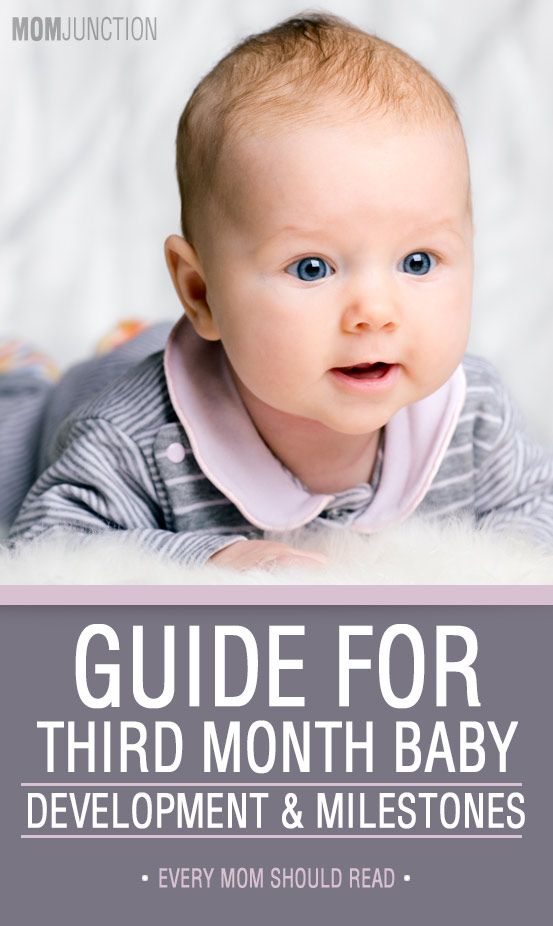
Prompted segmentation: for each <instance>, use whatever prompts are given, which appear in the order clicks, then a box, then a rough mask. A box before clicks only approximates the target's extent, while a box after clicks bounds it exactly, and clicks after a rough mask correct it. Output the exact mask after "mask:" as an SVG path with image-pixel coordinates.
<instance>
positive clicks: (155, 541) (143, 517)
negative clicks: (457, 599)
mask: <svg viewBox="0 0 553 926" xmlns="http://www.w3.org/2000/svg"><path fill="white" fill-rule="evenodd" d="M58 453H59V456H58V458H57V459H56V461H55V462H54V463H53V464H52V465H51V466H50V467H49V468H48V469H47V470H46V471H45V472H44V473H43V474H42V476H41V477H40V478H39V479H38V481H37V482H36V483H35V485H34V486H33V488H32V489H31V491H30V492H29V494H28V495H27V498H26V499H25V501H24V503H23V506H22V508H21V511H20V513H19V515H18V517H17V519H16V521H15V523H14V525H13V527H12V529H11V532H10V536H9V540H10V542H11V543H17V542H19V541H27V540H33V539H35V538H38V537H41V536H44V535H46V534H48V533H52V532H54V531H59V530H64V531H68V530H69V531H71V530H73V531H77V532H79V533H101V532H102V531H106V530H117V531H124V536H125V539H129V540H134V541H137V542H138V543H140V544H141V545H143V546H144V547H146V548H147V549H150V550H152V551H154V552H156V553H159V554H164V555H166V556H169V557H170V558H171V559H174V560H176V561H178V562H181V563H183V564H184V563H186V564H188V565H202V564H204V563H206V562H207V561H208V560H211V559H212V558H213V562H214V563H216V564H217V565H220V566H227V567H229V568H235V569H248V568H252V567H254V566H256V565H257V566H261V567H263V566H269V565H272V564H274V563H279V564H281V565H282V564H289V563H290V562H296V561H299V562H301V563H303V564H306V561H307V559H309V558H310V556H311V555H310V554H307V553H303V552H301V551H295V550H292V549H291V548H289V547H286V546H285V545H284V544H278V543H272V542H269V541H264V540H248V538H247V536H246V535H244V534H243V533H239V532H234V533H233V532H232V531H231V530H229V531H228V532H221V531H209V530H205V531H178V532H175V531H172V530H169V529H167V526H166V524H165V519H164V515H163V511H162V507H161V505H160V503H159V499H158V496H157V492H156V487H155V485H154V481H153V479H152V475H151V473H150V470H149V467H148V465H147V462H146V459H145V458H144V455H143V453H142V451H141V450H140V448H139V447H138V446H137V445H136V443H135V442H134V441H133V440H132V439H131V438H129V437H128V435H126V434H125V433H124V432H123V431H121V430H120V429H119V428H117V427H115V426H114V425H113V424H112V423H111V422H110V421H107V420H104V419H102V418H90V419H81V420H77V421H75V422H73V423H72V424H71V425H70V426H69V427H68V428H67V429H66V431H65V433H64V434H63V437H62V442H61V445H60V446H59V447H58ZM235 548H236V553H235V552H234V550H235ZM312 558H313V560H316V561H319V562H320V561H321V558H320V557H317V556H316V554H312Z"/></svg>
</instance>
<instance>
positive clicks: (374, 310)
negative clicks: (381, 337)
mask: <svg viewBox="0 0 553 926" xmlns="http://www.w3.org/2000/svg"><path fill="white" fill-rule="evenodd" d="M342 320H343V326H344V328H346V329H347V330H350V331H353V330H357V329H359V328H365V329H368V330H374V331H393V330H394V329H395V328H396V327H397V325H398V323H399V310H398V306H397V305H396V303H395V301H394V298H393V296H392V294H391V293H389V292H382V291H379V292H378V293H376V292H372V293H371V292H365V293H359V294H358V295H357V296H355V297H354V298H351V299H350V300H349V301H348V302H347V304H346V307H345V309H344V312H343V316H342Z"/></svg>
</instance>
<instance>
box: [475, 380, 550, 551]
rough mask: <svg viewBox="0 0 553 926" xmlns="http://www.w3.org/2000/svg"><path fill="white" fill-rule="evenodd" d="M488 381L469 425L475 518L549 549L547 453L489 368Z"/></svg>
mask: <svg viewBox="0 0 553 926" xmlns="http://www.w3.org/2000/svg"><path fill="white" fill-rule="evenodd" d="M490 369H492V370H493V368H490ZM490 386H491V388H490V390H489V392H488V398H487V401H486V403H485V407H483V408H482V409H481V410H480V412H479V414H478V415H477V417H476V420H475V426H474V438H473V441H474V459H475V464H476V466H475V508H476V518H477V522H478V524H479V525H482V526H489V527H492V528H494V529H502V528H505V529H509V530H510V531H512V530H513V529H516V530H517V531H518V530H520V531H521V532H523V533H525V534H526V535H530V536H532V537H533V538H534V539H535V540H537V541H538V542H541V543H543V544H545V545H546V546H548V547H549V548H551V547H553V453H552V452H551V451H547V450H545V449H544V448H543V447H541V446H539V445H538V444H537V443H535V442H534V441H533V440H532V439H531V438H530V437H529V436H528V434H527V433H526V431H525V429H524V425H523V422H522V417H521V415H520V413H519V411H518V409H517V408H516V406H515V405H514V403H513V401H512V399H511V397H510V395H509V393H508V391H507V390H506V388H505V387H504V386H503V384H502V383H501V380H500V379H499V377H498V375H497V374H496V373H495V371H493V373H492V375H491V377H490Z"/></svg>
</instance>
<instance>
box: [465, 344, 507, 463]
mask: <svg viewBox="0 0 553 926" xmlns="http://www.w3.org/2000/svg"><path fill="white" fill-rule="evenodd" d="M463 370H464V372H465V377H466V381H467V390H466V397H465V404H464V407H463V411H462V413H461V417H460V419H459V423H460V427H463V426H464V428H465V430H466V429H469V430H470V431H471V432H472V435H473V438H474V440H475V443H476V445H477V446H481V447H483V448H485V449H487V450H489V449H491V448H492V447H493V446H494V445H496V444H497V443H498V442H499V441H501V440H502V439H503V438H504V436H505V434H506V433H507V432H508V431H510V430H511V429H512V428H513V426H514V425H515V417H517V413H516V409H515V407H514V406H513V403H512V400H511V397H510V395H509V391H508V389H507V387H506V386H505V384H504V382H503V380H502V379H501V376H500V374H499V373H498V371H497V370H496V369H495V367H494V366H493V364H491V363H490V362H489V360H485V359H484V358H483V357H477V356H475V355H473V354H466V355H465V357H464V359H463Z"/></svg>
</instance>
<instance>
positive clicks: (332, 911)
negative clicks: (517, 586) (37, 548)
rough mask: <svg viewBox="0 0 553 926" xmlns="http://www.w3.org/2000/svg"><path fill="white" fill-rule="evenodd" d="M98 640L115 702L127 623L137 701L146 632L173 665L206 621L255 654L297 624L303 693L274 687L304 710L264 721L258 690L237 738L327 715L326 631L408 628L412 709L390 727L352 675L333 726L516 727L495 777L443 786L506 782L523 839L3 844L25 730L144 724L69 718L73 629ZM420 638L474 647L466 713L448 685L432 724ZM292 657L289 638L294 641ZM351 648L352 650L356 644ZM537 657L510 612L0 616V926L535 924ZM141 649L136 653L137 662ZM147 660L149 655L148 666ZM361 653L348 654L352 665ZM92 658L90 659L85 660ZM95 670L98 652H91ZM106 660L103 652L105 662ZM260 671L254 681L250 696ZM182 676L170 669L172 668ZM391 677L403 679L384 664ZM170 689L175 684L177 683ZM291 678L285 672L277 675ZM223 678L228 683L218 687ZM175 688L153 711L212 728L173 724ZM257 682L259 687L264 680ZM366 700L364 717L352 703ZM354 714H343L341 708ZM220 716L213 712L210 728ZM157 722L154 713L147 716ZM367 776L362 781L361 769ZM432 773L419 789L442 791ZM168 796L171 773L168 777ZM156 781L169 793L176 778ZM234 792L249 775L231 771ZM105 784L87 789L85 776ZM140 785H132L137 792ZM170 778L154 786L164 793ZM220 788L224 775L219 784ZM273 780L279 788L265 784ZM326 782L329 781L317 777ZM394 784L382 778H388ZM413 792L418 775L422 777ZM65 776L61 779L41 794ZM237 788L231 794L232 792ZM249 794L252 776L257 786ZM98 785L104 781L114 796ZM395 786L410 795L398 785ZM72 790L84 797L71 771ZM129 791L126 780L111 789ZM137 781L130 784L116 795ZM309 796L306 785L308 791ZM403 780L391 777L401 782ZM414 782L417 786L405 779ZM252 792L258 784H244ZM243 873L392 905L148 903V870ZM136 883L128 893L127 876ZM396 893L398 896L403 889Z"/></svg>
mask: <svg viewBox="0 0 553 926" xmlns="http://www.w3.org/2000/svg"><path fill="white" fill-rule="evenodd" d="M95 621H101V622H106V623H108V624H111V625H112V626H114V627H115V628H116V630H117V632H118V634H119V637H120V640H121V663H122V665H123V676H122V677H123V681H124V689H125V691H126V692H127V691H128V681H129V647H128V641H129V639H130V630H131V625H132V624H133V623H142V624H145V626H146V630H145V633H146V640H147V641H148V648H147V652H148V653H149V658H148V660H147V671H148V680H149V681H148V684H149V685H151V686H152V688H151V690H152V692H153V691H154V686H155V685H156V674H157V672H158V671H159V665H160V662H159V650H157V648H156V646H155V641H156V639H159V634H160V625H161V624H162V623H174V624H176V627H177V640H179V638H180V640H181V645H180V646H179V649H178V652H179V653H180V654H181V657H182V654H183V652H186V645H185V643H184V645H183V643H182V637H180V634H181V633H182V631H183V627H186V625H187V624H189V623H198V622H200V623H201V628H202V635H203V634H204V633H205V634H206V635H207V636H206V637H205V638H204V639H205V641H206V644H207V640H208V639H209V633H210V630H209V628H211V626H212V624H213V623H229V622H230V623H242V624H245V625H246V626H248V627H250V628H251V629H252V631H253V632H254V633H255V634H256V637H257V639H258V641H259V645H260V650H261V651H265V645H264V641H266V636H267V625H268V623H269V622H271V623H275V624H277V623H290V624H294V623H305V624H306V640H305V644H308V645H303V646H299V647H297V646H296V645H294V646H293V647H292V650H293V652H290V651H288V652H284V651H283V655H285V656H292V655H296V653H297V650H298V649H299V650H300V651H301V653H302V655H303V657H304V663H305V667H304V672H305V675H304V677H303V684H301V686H299V685H298V679H294V680H293V681H294V685H293V686H291V689H290V688H289V689H288V693H290V690H292V691H293V692H297V691H298V690H299V688H300V687H301V688H302V689H303V690H305V692H306V693H307V694H308V696H309V695H311V697H310V699H309V701H308V705H307V707H306V710H305V712H304V711H302V710H301V709H298V710H296V711H293V710H292V709H290V708H286V709H280V710H278V709H276V708H274V709H267V706H266V703H267V693H266V687H265V685H264V684H262V685H261V687H260V689H259V693H258V695H257V696H256V699H255V700H254V701H253V702H252V703H251V704H250V705H249V706H248V707H247V708H244V709H243V710H240V711H234V710H233V711H231V712H230V713H232V714H233V716H234V715H236V714H237V715H238V716H239V717H240V718H241V719H243V720H244V721H245V722H247V723H249V722H251V720H253V719H254V718H259V717H265V718H266V719H269V720H271V721H273V722H275V723H276V722H277V721H278V720H279V719H283V718H284V717H285V716H286V717H294V719H298V712H299V715H301V716H302V717H304V716H305V718H309V719H316V718H318V719H331V718H332V716H333V715H335V714H337V713H340V712H339V711H337V710H336V708H335V707H334V709H333V708H332V705H333V704H335V701H336V673H335V666H336V637H337V626H338V624H339V623H369V624H374V628H375V629H374V640H375V645H373V646H370V645H369V646H367V647H366V649H367V651H368V650H369V649H370V650H371V653H372V655H374V653H375V651H376V641H377V640H378V639H379V637H380V635H381V633H382V631H383V629H384V628H385V627H387V626H389V625H390V624H392V623H394V622H403V621H405V622H409V623H413V624H415V626H417V627H418V628H419V630H420V632H421V633H422V634H423V637H424V640H425V646H427V647H428V648H427V655H428V670H427V677H426V681H427V685H426V687H425V692H424V695H423V697H422V699H421V702H420V703H419V704H418V705H417V706H416V707H415V708H413V709H412V710H409V711H402V712H397V711H396V712H393V711H391V710H390V709H389V708H386V706H385V705H383V703H382V700H381V698H380V696H379V694H378V684H377V678H376V677H375V675H376V673H372V674H371V676H370V677H369V676H368V675H366V674H365V673H363V672H359V673H357V674H358V675H359V676H360V678H359V679H358V680H356V684H355V686H354V687H352V708H351V709H348V710H343V711H342V712H341V716H343V717H344V718H345V719H348V718H349V719H365V718H366V719H373V720H374V721H375V728H377V727H379V728H381V729H382V728H383V727H384V726H386V725H390V724H391V722H393V720H395V719H397V715H398V714H399V713H401V715H402V716H401V719H410V720H416V721H418V722H421V723H422V724H423V725H424V724H428V723H430V722H434V721H435V720H436V719H442V720H446V722H447V724H448V730H449V731H450V732H451V731H453V729H454V725H455V723H456V721H457V720H458V719H461V718H462V719H478V720H481V721H485V720H496V721H497V722H498V723H499V724H500V725H501V727H500V728H501V729H504V728H505V727H506V725H507V723H508V722H509V721H510V720H512V719H516V720H518V721H519V729H518V731H517V733H516V734H515V738H514V740H513V743H512V746H511V748H510V751H509V759H508V767H507V774H506V775H505V776H498V774H497V764H496V763H494V762H493V761H492V762H490V763H488V764H487V765H486V768H485V770H484V771H482V772H481V773H479V774H478V775H473V776H471V775H465V776H459V775H455V776H454V775H451V778H450V780H459V778H461V777H462V778H466V779H468V780H470V781H471V782H472V783H473V784H474V780H475V779H477V780H480V781H497V780H499V777H503V780H505V781H522V782H523V791H524V794H525V798H526V805H525V809H526V812H527V823H526V826H525V829H524V831H523V834H524V835H523V838H522V839H521V840H513V841H503V840H497V841H496V840H480V841H476V840H466V841H457V840H450V841H438V840H433V841H422V840H409V841H400V840H396V841H393V842H392V841H390V840H351V841H331V840H328V841H317V842H315V841H309V840H306V841H301V842H300V841H295V840H294V839H288V840H285V841H284V840H282V841H279V842H276V841H248V840H244V841H237V840H234V841H233V840H229V841H226V840H225V841H219V840H212V841H207V840H195V841H190V840H186V839H182V840H163V841H162V840H142V841H141V840H140V839H137V840H128V841H121V842H117V841H106V840H97V841H78V842H76V841H73V840H71V841H57V842H55V841H34V842H33V841H27V840H21V839H20V838H19V834H20V833H21V832H22V827H23V826H24V822H25V812H26V811H25V799H24V794H25V792H24V791H23V790H22V789H21V788H20V786H19V782H21V781H44V780H45V777H46V776H45V773H44V749H43V741H42V739H41V737H40V736H39V735H38V733H37V730H36V727H35V725H36V721H37V720H38V719H43V720H45V719H47V720H54V719H57V720H69V719H74V720H78V719H83V720H84V719H91V714H94V715H95V717H94V719H96V720H105V719H108V718H110V719H112V720H116V719H117V720H121V719H127V720H131V719H132V720H143V721H146V720H151V718H150V717H146V716H145V715H146V714H151V713H153V712H150V711H145V710H140V709H139V708H137V706H136V705H132V703H131V701H130V698H129V696H128V694H125V695H124V696H123V698H122V707H121V710H120V711H116V712H114V711H110V712H107V711H94V712H92V711H90V710H85V709H84V707H83V706H82V705H81V704H80V702H79V701H78V698H77V694H76V691H75V688H74V676H73V671H74V670H73V664H74V649H75V644H76V640H77V637H78V635H79V633H80V630H81V629H82V628H83V627H84V626H85V625H86V624H88V623H92V622H95ZM436 623H440V624H447V623H461V624H467V625H468V626H470V627H472V628H473V629H474V630H475V631H476V633H477V635H478V640H479V656H478V661H477V663H476V668H477V674H478V680H479V694H480V699H481V702H482V707H481V708H473V709H467V707H466V703H465V702H464V694H463V687H462V686H460V685H456V684H455V683H454V684H453V685H452V688H451V700H450V701H449V702H448V708H447V709H443V708H442V709H436V708H435V707H434V706H433V699H434V696H433V670H432V658H431V656H432V650H433V646H432V639H433V638H434V633H435V631H434V627H435V625H436ZM297 639H298V642H299V641H300V640H301V638H297ZM367 642H368V641H365V643H367ZM552 645H553V625H552V623H551V608H545V607H542V608H537V607H535V608H529V607H527V608H522V607H520V608H519V607H509V608H500V607H485V608H481V609H478V608H476V607H470V608H460V607H448V608H446V607H440V608H415V607H403V608H398V607H372V608H367V607H365V608H362V607H350V608H338V607H326V608H305V607H304V608H292V607H287V608H278V607H272V608H271V607H264V608H224V609H223V608H212V607H203V608H194V607H191V608H182V607H181V608H170V607H166V608H157V609H156V608H129V607H119V608H111V609H110V608H108V607H104V608H95V607H84V608H80V609H78V608H70V607H66V608H23V607H20V608H15V607H14V608H9V607H7V606H6V607H4V608H3V609H2V612H1V613H0V696H1V697H0V710H1V731H2V744H3V749H2V789H1V791H0V814H1V819H2V827H1V831H0V854H1V856H2V859H3V862H2V866H1V868H0V880H1V884H0V890H1V892H0V919H1V920H2V922H3V923H4V922H5V923H6V924H9V926H28V924H29V923H33V922H40V923H44V924H47V926H49V924H54V923H55V924H59V926H73V924H74V923H79V924H81V926H92V924H96V923H98V922H104V923H109V924H111V923H132V924H134V926H147V924H150V923H152V922H155V923H160V924H163V926H173V924H175V926H176V924H183V923H191V924H192V923H199V922H206V923H210V924H215V923H217V922H220V921H225V922H227V923H231V924H234V923H244V924H245V923H258V922H260V921H262V922H263V923H265V924H267V926H273V924H274V926H281V924H282V922H286V921H287V922H290V923H301V922H309V923H313V924H315V923H316V924H320V926H325V924H329V926H331V924H335V923H336V922H337V921H341V922H348V923H357V922H374V923H378V924H379V926H397V924H398V923H401V922H405V923H412V924H414V926H419V924H420V926H423V924H424V926H438V924H441V923H444V922H447V923H448V924H449V926H466V924H467V923H474V924H480V923H494V924H495V923H497V924H499V923H501V924H502V926H519V924H520V923H521V922H527V923H531V924H532V926H533V924H541V923H545V922H546V921H548V919H547V918H548V916H549V910H550V880H551V879H550V870H549V869H550V858H551V852H550V832H551V822H552V814H551V801H550V768H551V762H552V760H553V753H552V744H551V737H550V735H549V732H550V717H549V715H550V703H551V675H550V667H549V663H550V653H551V648H552ZM150 647H151V649H150ZM154 650H157V652H156V653H155V654H154ZM208 653H209V649H208V647H207V645H206V648H205V649H204V651H203V656H202V667H203V668H204V669H205V670H206V673H207V677H206V679H205V682H206V687H205V689H204V695H205V694H207V692H208V691H209V689H210V687H211V684H212V676H211V673H210V670H209V663H210V659H209V657H208ZM364 654H365V652H364V650H363V655H364ZM98 655H100V654H99V653H98ZM101 655H102V659H103V660H106V654H105V653H102V654H101ZM115 659H119V657H117V656H116V654H115V653H113V654H112V655H111V656H109V659H107V660H106V661H114V660H115ZM263 663H264V660H263V659H262V660H261V663H260V665H261V679H263V680H266V670H265V668H264V665H263ZM179 664H180V665H182V664H181V663H179ZM396 668H398V669H400V671H401V670H402V667H400V666H399V665H397V666H396ZM179 674H180V673H179ZM291 674H292V675H293V673H291ZM233 680H235V677H234V676H232V675H231V676H230V682H231V685H232V683H233ZM185 684H186V678H184V679H182V676H181V683H180V684H178V686H177V699H176V701H175V703H174V704H173V705H172V706H171V707H170V708H167V709H166V710H164V711H163V712H161V715H162V716H164V717H165V716H166V717H167V719H169V718H172V719H175V720H177V721H179V722H181V723H183V724H184V725H185V726H187V725H188V724H189V723H191V724H192V725H193V726H195V725H199V724H200V722H201V721H202V720H203V719H208V718H213V716H214V713H215V712H214V711H213V710H212V709H210V708H209V704H208V703H207V702H205V703H204V706H203V707H202V708H200V709H191V710H188V709H187V708H186V707H185V706H184V702H185V698H184V697H182V698H179V692H180V694H181V695H182V694H183V688H184V687H185ZM265 684H266V682H265ZM365 688H366V692H367V700H366V702H364V700H363V698H362V697H361V694H362V692H363V691H364V690H365ZM353 705H355V706H353ZM219 713H221V712H219ZM156 714H157V712H156ZM199 765H200V760H199V758H198V757H197V756H191V757H190V760H189V764H188V765H187V768H186V778H187V779H188V780H191V775H189V774H188V771H189V769H192V770H194V771H197V768H198V766H199ZM375 768H376V766H375ZM443 774H444V773H443V771H439V770H438V769H436V770H435V772H434V773H433V774H432V775H429V776H428V783H429V784H430V783H431V781H432V779H434V781H444V777H443ZM378 775H379V776H380V775H382V776H386V777H384V778H381V777H378V778H376V777H374V778H373V780H379V781H382V780H390V776H391V777H396V776H394V775H393V772H392V769H391V768H390V767H389V766H388V767H386V766H385V765H383V764H382V762H379V763H378ZM175 776H176V780H183V778H184V777H185V776H184V775H183V774H182V773H175ZM175 776H173V777H175ZM246 776H247V778H249V779H250V780H251V778H252V775H251V773H247V772H246V773H244V775H243V776H242V777H243V779H244V778H245V777H246ZM99 777H102V778H103V777H104V776H99V775H96V776H95V778H99ZM150 777H152V776H150V775H149V776H148V778H150ZM168 777H170V776H167V775H165V776H163V780H164V781H166V780H167V778H168ZM228 777H230V776H228V775H225V778H228ZM272 777H273V779H274V778H278V777H280V776H278V775H276V774H275V775H274V776H272ZM328 777H329V778H330V777H331V776H328ZM398 777H399V776H398ZM425 777H426V776H425ZM68 778H71V776H68V775H67V774H64V773H63V772H62V770H61V769H60V770H59V771H58V773H57V774H56V778H55V780H56V781H63V780H67V779H68ZM247 778H246V780H247ZM260 778H261V776H260ZM120 779H121V776H120V775H119V776H117V775H116V774H114V775H113V776H112V780H120ZM408 779H409V780H413V779H412V778H411V777H410V776H408ZM74 780H80V781H85V780H86V776H85V777H83V775H82V772H81V773H79V775H78V776H74ZM127 780H129V779H127ZM132 780H137V778H136V773H134V776H133V779H132ZM317 780H320V774H319V778H318V779H317ZM404 780H405V777H404ZM416 780H420V773H419V775H418V776H417V779H416ZM260 784H261V781H260ZM191 865H208V866H212V865H213V866H217V865H224V866H230V865H247V866H259V865H265V866H273V865H277V866H290V865H303V866H309V865H311V866H317V865H319V866H320V865H326V866H329V867H330V866H340V867H342V868H346V867H347V866H349V865H354V866H362V865H365V866H368V867H373V868H374V867H376V866H377V865H380V866H390V867H394V868H395V870H396V876H397V879H398V880H397V887H395V888H394V889H392V890H388V891H385V890H380V891H379V890H366V891H361V890H359V891H350V890H345V889H340V890H335V891H327V890H319V891H317V890H303V891H301V890H295V891H292V890H288V891H285V890H280V891H277V890H271V889H268V888H267V889H264V890H244V891H239V890H235V891H228V890H227V891H223V890H220V889H216V888H214V889H212V890H210V891H203V892H202V891H199V890H195V891H184V890H164V891H162V890H159V889H158V888H157V887H156V886H155V876H156V869H157V868H158V867H159V866H173V867H176V866H191ZM143 873H149V875H150V881H149V882H148V883H147V884H144V883H143V882H142V881H141V875H142V874H143ZM404 873H409V874H410V875H411V881H410V882H409V883H405V882H403V880H402V877H403V874H404Z"/></svg>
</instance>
